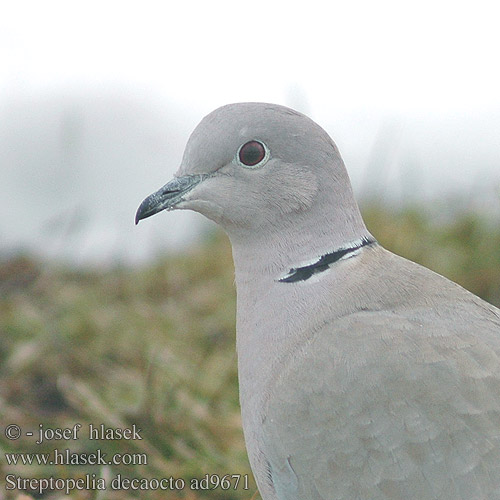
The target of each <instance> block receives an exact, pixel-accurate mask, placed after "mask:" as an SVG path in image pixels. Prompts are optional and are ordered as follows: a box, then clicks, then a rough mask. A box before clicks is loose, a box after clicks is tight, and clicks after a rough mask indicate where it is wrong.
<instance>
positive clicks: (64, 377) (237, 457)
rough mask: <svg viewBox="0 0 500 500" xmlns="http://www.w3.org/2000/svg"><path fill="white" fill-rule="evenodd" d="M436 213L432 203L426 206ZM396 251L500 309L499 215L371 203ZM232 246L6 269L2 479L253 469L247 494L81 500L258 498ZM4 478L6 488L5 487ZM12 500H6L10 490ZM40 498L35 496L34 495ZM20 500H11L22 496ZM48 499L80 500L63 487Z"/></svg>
mask: <svg viewBox="0 0 500 500" xmlns="http://www.w3.org/2000/svg"><path fill="white" fill-rule="evenodd" d="M424 208H425V209H424ZM363 214H364V217H365V220H366V222H367V225H368V227H369V229H370V231H371V232H372V233H373V234H374V235H375V236H376V237H377V239H378V240H379V241H380V243H382V244H383V245H384V246H386V247H387V248H389V249H391V250H393V251H395V252H396V253H398V254H400V255H403V256H405V257H408V258H410V259H412V260H415V261H417V262H420V263H422V264H424V265H425V266H427V267H430V268H431V269H433V270H435V271H437V272H439V273H441V274H444V275H446V276H448V277H449V278H451V279H453V280H454V281H457V282H458V283H460V284H462V285H463V286H464V287H466V288H468V289H469V290H471V291H472V292H474V293H476V294H478V295H480V296H481V297H483V298H485V299H486V300H488V301H490V302H492V303H494V304H496V305H497V306H498V305H500V221H499V220H498V218H496V219H495V218H494V217H493V218H490V219H487V218H485V217H484V216H481V215H478V214H477V213H475V212H473V211H460V210H457V213H456V215H455V216H453V217H448V218H445V219H443V217H441V216H440V209H439V208H429V207H423V206H421V205H418V204H416V205H414V206H406V207H403V208H399V209H394V208H389V207H388V206H386V205H384V204H382V203H380V202H367V203H365V204H364V209H363ZM231 262H232V261H231V251H230V247H229V243H228V241H227V239H226V237H225V236H224V235H222V234H221V233H216V234H214V235H211V236H210V237H209V238H207V241H206V242H205V243H203V244H200V245H199V246H197V247H195V248H190V249H189V250H187V251H186V252H184V253H182V254H177V255H170V256H166V257H164V258H163V259H161V260H158V261H157V262H155V263H152V264H150V265H147V266H144V267H141V268H138V269H128V268H115V269H112V270H106V271H97V270H92V271H82V270H72V269H68V268H65V267H62V266H60V265H57V264H54V263H42V262H37V261H34V260H32V259H30V258H28V257H22V256H19V257H15V258H12V259H10V260H8V261H4V262H3V263H2V264H1V265H0V294H1V296H0V340H1V342H0V427H1V429H0V430H1V432H2V434H1V435H0V481H2V479H3V478H4V477H5V476H6V474H16V475H21V476H24V477H50V476H54V477H72V478H78V477H82V476H83V475H84V474H92V473H95V474H97V476H98V477H100V476H102V477H106V478H108V481H110V480H111V478H113V477H114V476H116V475H117V474H119V473H120V474H122V476H125V477H130V478H131V477H139V478H143V477H145V478H148V477H149V478H153V477H154V478H162V477H166V478H169V477H173V478H183V479H184V480H185V481H186V483H187V484H188V485H189V479H190V478H192V477H194V478H202V477H203V476H204V475H205V474H207V473H208V474H216V475H218V476H219V477H222V476H224V475H225V474H241V475H244V474H249V476H250V482H249V486H250V488H249V489H248V490H244V489H243V488H242V487H241V485H240V488H238V489H237V490H233V489H230V490H227V491H223V490H221V489H220V488H219V489H216V490H213V491H193V490H191V489H190V488H189V487H188V486H187V487H186V488H185V489H184V490H183V491H180V492H176V491H156V492H155V491H153V492H147V491H141V492H132V491H129V492H126V491H112V490H110V489H107V490H106V491H104V492H102V493H100V494H99V493H98V492H85V491H75V492H73V493H72V494H71V495H70V497H69V498H71V499H104V498H106V499H111V500H113V499H127V498H145V499H160V498H162V499H167V500H169V499H178V498H186V499H190V500H195V499H199V498H204V499H210V498H212V499H223V500H230V499H234V500H239V499H250V498H251V497H252V495H253V494H254V492H255V483H254V481H253V478H252V476H251V473H250V469H249V465H248V461H247V457H246V452H245V448H244V443H243V436H242V432H241V423H240V414H239V406H238V390H237V368H236V355H235V338H234V330H235V321H234V320H235V290H234V283H233V280H234V278H233V267H232V264H231ZM10 423H16V424H18V425H20V426H21V427H22V428H23V429H24V430H25V431H26V430H33V431H35V436H36V431H37V429H38V425H39V424H40V423H43V424H44V426H45V427H50V428H55V427H60V428H64V427H73V425H74V424H75V423H81V424H82V425H83V429H84V430H85V429H86V428H87V426H88V424H89V423H92V424H94V425H98V424H101V423H102V424H104V425H106V426H107V427H121V428H123V427H131V426H132V424H135V425H136V426H137V427H139V428H141V429H142V437H143V440H141V441H118V440H117V441H99V442H95V441H89V440H87V439H84V436H85V434H84V431H81V439H79V440H78V441H76V442H73V441H70V442H48V443H45V444H42V445H40V446H36V445H35V444H34V438H27V437H25V436H24V437H22V438H21V439H19V440H17V441H9V440H7V439H6V438H5V437H4V436H3V428H4V426H5V425H7V424H10ZM54 448H58V449H65V448H70V449H71V451H73V452H93V451H95V450H96V449H97V448H100V449H101V450H102V451H103V452H104V453H107V456H108V457H110V456H111V455H113V454H115V453H145V454H146V455H147V457H148V464H147V465H135V466H134V465H127V466H125V465H123V466H106V467H105V468H102V467H91V466H44V467H42V466H35V465H31V466H24V467H23V466H9V465H7V464H6V462H5V457H4V453H5V452H16V451H17V452H28V453H34V452H50V451H52V450H53V449H54ZM2 482H3V481H2ZM0 489H1V490H2V491H0V499H1V498H3V497H2V494H5V490H4V485H3V484H0ZM34 497H36V496H35V495H34ZM5 498H17V496H16V495H14V494H12V495H11V496H10V497H9V496H7V497H5ZM43 498H68V497H67V496H66V495H63V494H62V493H60V492H52V493H47V494H46V495H45V496H44V497H43Z"/></svg>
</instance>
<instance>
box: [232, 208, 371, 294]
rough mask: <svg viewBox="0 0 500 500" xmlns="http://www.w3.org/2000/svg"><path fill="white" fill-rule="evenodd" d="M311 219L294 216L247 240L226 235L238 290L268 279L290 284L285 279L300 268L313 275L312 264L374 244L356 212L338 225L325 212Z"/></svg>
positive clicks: (323, 262)
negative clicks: (230, 246)
mask: <svg viewBox="0 0 500 500" xmlns="http://www.w3.org/2000/svg"><path fill="white" fill-rule="evenodd" d="M343 215H344V217H345V214H343ZM312 220H314V222H312V221H311V220H309V218H305V217H301V216H297V218H295V219H294V220H292V221H289V222H288V223H285V224H280V225H279V227H272V228H269V227H266V228H262V230H261V231H254V232H253V234H252V235H251V237H241V235H239V234H237V235H234V234H231V233H229V237H230V239H231V244H232V247H233V259H234V265H235V273H236V283H237V286H238V288H241V287H244V286H245V284H246V283H247V282H251V283H255V282H256V281H262V280H264V281H267V280H269V279H271V280H272V281H280V280H283V279H284V278H285V279H284V281H285V282H286V281H290V280H287V279H286V278H287V276H288V275H289V274H290V273H292V274H293V271H294V270H299V269H303V268H308V270H307V271H305V273H306V274H307V273H308V272H311V274H315V273H316V271H317V270H318V269H319V268H318V267H317V266H316V267H314V266H315V265H319V266H320V267H321V265H330V264H332V263H333V262H334V261H335V260H338V259H340V258H342V257H347V256H348V254H350V252H351V251H354V250H356V249H357V248H360V247H362V246H364V245H367V244H371V243H373V242H374V241H375V239H374V238H373V236H372V235H371V234H370V233H369V232H368V230H367V229H366V227H365V225H364V223H363V220H362V219H361V215H359V212H358V213H357V214H356V213H353V215H352V217H351V218H346V217H345V218H344V219H340V220H343V223H340V224H339V218H338V217H335V215H333V216H332V217H328V213H325V212H323V213H321V214H319V215H318V216H317V217H315V218H314V219H312ZM292 281H293V279H292ZM239 292H240V290H239Z"/></svg>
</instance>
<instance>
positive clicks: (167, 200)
mask: <svg viewBox="0 0 500 500" xmlns="http://www.w3.org/2000/svg"><path fill="white" fill-rule="evenodd" d="M207 177H208V175H207V174H195V175H184V176H182V177H175V178H174V179H172V180H171V181H170V182H169V183H167V184H165V185H164V186H163V187H162V188H161V189H159V190H158V191H156V193H153V194H152V195H150V196H148V197H147V198H146V199H145V200H144V201H143V202H142V203H141V204H140V206H139V208H138V209H137V213H136V214H135V223H136V224H138V223H139V221H140V220H142V219H146V218H147V217H151V216H152V215H154V214H157V213H158V212H161V211H162V210H173V209H174V208H175V207H176V205H177V204H178V203H180V202H181V201H183V198H182V197H183V196H184V195H185V194H186V193H188V192H189V191H191V189H193V188H194V187H195V186H197V185H198V184H199V183H200V182H201V181H202V180H204V179H206V178H207Z"/></svg>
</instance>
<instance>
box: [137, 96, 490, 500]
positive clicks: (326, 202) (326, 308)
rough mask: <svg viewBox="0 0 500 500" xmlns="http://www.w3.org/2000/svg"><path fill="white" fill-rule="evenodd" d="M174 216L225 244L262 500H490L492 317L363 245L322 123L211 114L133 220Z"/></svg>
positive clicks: (245, 412)
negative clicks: (218, 232) (214, 228)
mask: <svg viewBox="0 0 500 500" xmlns="http://www.w3.org/2000/svg"><path fill="white" fill-rule="evenodd" d="M174 209H190V210H195V211H197V212H200V213H202V214H204V215H205V216H206V217H208V218H210V219H212V220H214V221H215V222H217V223H218V224H220V225H221V226H222V227H223V228H224V230H225V231H226V233H227V234H228V236H229V238H230V240H231V244H232V248H233V257H234V264H235V273H236V287H237V337H236V340H237V351H238V371H239V384H240V403H241V411H242V422H243V430H244V435H245V441H246V446H247V450H248V455H249V460H250V464H251V467H252V470H253V472H254V475H255V478H256V481H257V485H258V488H259V491H260V494H261V496H262V498H263V499H264V500H341V499H342V500H344V499H345V500H355V499H356V500H403V499H404V500H431V499H439V500H444V499H450V500H460V499H461V500H486V499H487V500H493V499H500V362H499V356H500V311H499V310H498V309H496V308H495V307H493V306H491V305H490V304H488V303H486V302H484V301H483V300H481V299H479V298H478V297H476V296H475V295H473V294H471V293H470V292H468V291H466V290H464V289H463V288H461V287H460V286H459V285H457V284H455V283H453V282H451V281H449V280H448V279H446V278H444V277H442V276H440V275H438V274H436V273H434V272H432V271H430V270H428V269H426V268H424V267H421V266H419V265H417V264H415V263H413V262H410V261H408V260H405V259H403V258H401V257H399V256H397V255H394V254H392V253H391V252H389V251H387V250H385V249H384V248H382V247H381V246H380V245H379V244H378V243H377V242H376V240H375V239H374V238H373V236H372V235H371V234H370V233H369V232H368V231H367V229H366V227H365V225H364V223H363V220H362V218H361V215H360V212H359V209H358V206H357V204H356V202H355V200H354V197H353V193H352V189H351V185H350V182H349V178H348V175H347V172H346V170H345V167H344V164H343V161H342V159H341V157H340V154H339V152H338V150H337V147H336V146H335V144H334V143H333V141H332V140H331V139H330V137H329V136H328V134H327V133H326V132H325V131H324V130H323V129H322V128H321V127H319V126H318V125H317V124H316V123H314V122H313V121H312V120H310V119H309V118H307V117H306V116H304V115H302V114H300V113H298V112H296V111H293V110H291V109H288V108H286V107H283V106H277V105H272V104H264V103H240V104H231V105H227V106H223V107H222V108H219V109H217V110H215V111H214V112H212V113H211V114H209V115H208V116H207V117H205V118H204V119H203V120H202V122H201V123H200V124H199V125H198V127H197V128H196V129H195V131H194V132H193V134H192V135H191V137H190V138H189V141H188V143H187V146H186V150H185V153H184V156H183V159H182V163H181V167H180V169H179V171H178V172H177V174H176V176H175V177H174V179H173V180H172V181H170V182H169V183H168V184H166V185H165V186H164V187H162V188H161V189H160V190H159V191H157V192H156V193H154V194H152V195H151V196H149V197H148V198H146V199H145V200H144V201H143V203H142V204H141V206H140V207H139V209H138V211H137V215H136V222H138V221H139V220H140V219H144V218H146V217H149V216H151V215H153V214H155V213H157V212H159V211H161V210H174Z"/></svg>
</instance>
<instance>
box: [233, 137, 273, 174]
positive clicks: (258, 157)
mask: <svg viewBox="0 0 500 500" xmlns="http://www.w3.org/2000/svg"><path fill="white" fill-rule="evenodd" d="M269 156H270V153H269V148H268V147H267V146H266V145H265V144H264V143H263V142H262V141H258V140H256V139H252V140H251V141H248V142H245V143H244V144H242V145H241V146H240V147H239V148H238V151H237V153H236V163H238V165H240V166H242V167H243V168H258V167H261V166H262V165H264V163H266V162H267V160H269Z"/></svg>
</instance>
